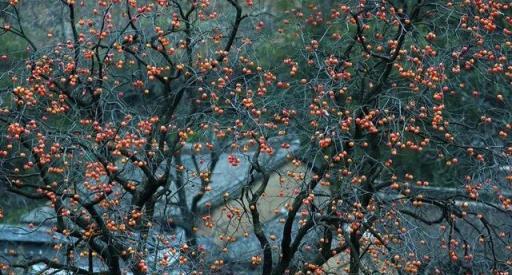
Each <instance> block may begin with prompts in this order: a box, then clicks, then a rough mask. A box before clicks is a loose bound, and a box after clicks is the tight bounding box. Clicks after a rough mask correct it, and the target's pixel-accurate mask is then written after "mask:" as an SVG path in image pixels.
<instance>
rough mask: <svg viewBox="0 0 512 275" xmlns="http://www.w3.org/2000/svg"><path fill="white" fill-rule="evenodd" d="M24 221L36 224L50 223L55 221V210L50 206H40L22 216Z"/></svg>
mask: <svg viewBox="0 0 512 275" xmlns="http://www.w3.org/2000/svg"><path fill="white" fill-rule="evenodd" d="M21 222H22V223H26V224H29V223H32V224H35V225H40V224H44V225H49V224H53V223H54V222H55V210H54V209H53V208H51V207H48V206H43V207H39V208H36V209H33V210H32V211H30V212H28V213H26V214H24V215H23V216H22V217H21Z"/></svg>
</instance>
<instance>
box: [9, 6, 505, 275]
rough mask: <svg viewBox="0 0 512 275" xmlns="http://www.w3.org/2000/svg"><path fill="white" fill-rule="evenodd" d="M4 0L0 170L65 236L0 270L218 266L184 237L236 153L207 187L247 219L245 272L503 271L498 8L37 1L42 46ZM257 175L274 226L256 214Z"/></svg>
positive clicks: (216, 256)
mask: <svg viewBox="0 0 512 275" xmlns="http://www.w3.org/2000/svg"><path fill="white" fill-rule="evenodd" d="M22 2H23V1H9V5H8V6H7V7H6V8H5V9H4V10H3V13H4V15H3V17H2V18H3V20H4V21H5V24H3V26H1V27H0V28H1V30H2V31H3V32H4V35H9V37H12V38H13V39H19V40H20V41H22V42H23V43H25V44H26V49H25V56H26V58H25V59H24V60H23V66H15V65H14V63H11V64H13V66H11V67H10V68H9V70H8V71H7V73H6V74H4V76H3V78H4V79H5V78H6V77H8V78H9V79H8V80H9V84H8V85H6V86H7V87H6V89H5V91H3V92H2V99H3V103H2V104H3V105H2V109H1V114H2V116H1V118H0V127H1V129H2V132H3V133H2V134H3V137H5V138H2V142H1V143H0V146H1V147H0V157H1V158H0V163H1V165H2V167H1V170H0V173H1V176H2V184H3V185H4V186H5V188H7V189H8V190H9V191H10V192H12V193H15V194H18V195H21V196H24V197H26V198H30V199H33V200H37V201H44V202H49V203H50V205H51V207H52V208H53V209H54V212H55V213H54V216H55V224H54V228H53V231H54V232H55V234H61V235H64V236H67V237H69V238H70V240H72V241H73V244H72V245H68V246H67V247H66V249H65V251H63V253H65V255H66V256H67V257H66V259H65V261H60V260H55V259H46V258H35V259H27V260H26V261H22V262H13V263H10V262H8V263H5V264H4V265H3V267H5V268H8V269H9V268H17V267H21V268H29V266H30V265H34V264H38V263H43V264H45V265H46V266H47V267H49V268H52V269H62V270H68V271H72V272H76V273H94V272H100V271H99V270H95V267H94V266H93V260H92V255H93V253H94V254H96V255H97V257H98V259H99V260H100V261H101V262H103V263H104V264H105V265H106V268H107V270H108V272H109V273H111V274H121V273H123V272H126V271H131V272H133V273H134V274H145V273H148V272H161V271H164V272H166V271H167V272H171V271H178V272H186V273H190V272H203V273H205V272H206V273H210V272H227V271H229V270H230V268H231V267H230V265H229V263H228V262H227V261H226V260H225V259H226V256H225V255H226V254H227V251H228V250H229V249H230V248H229V245H227V246H226V247H224V249H222V250H221V253H216V252H213V251H209V250H208V249H205V247H203V246H202V245H200V244H199V243H198V236H197V234H198V233H197V231H198V227H199V226H200V225H201V224H206V227H207V228H214V227H215V224H214V223H215V222H214V221H213V220H212V218H211V216H210V214H209V210H204V209H201V208H202V207H201V206H200V202H201V201H202V200H204V197H205V195H207V194H208V193H211V192H213V191H215V190H212V188H211V186H210V180H211V178H212V176H213V173H214V172H215V171H218V169H217V170H216V167H218V166H219V163H220V162H228V163H229V165H230V166H231V167H233V169H234V168H235V167H237V166H239V165H240V164H241V163H242V162H247V163H249V164H248V167H249V168H248V176H247V179H246V182H244V183H243V187H241V191H240V194H239V196H236V197H230V194H227V193H226V194H219V196H222V198H218V200H219V201H224V202H225V204H226V205H225V208H224V210H225V211H226V212H227V216H228V219H230V220H232V221H233V222H236V220H241V219H242V218H246V219H248V220H249V223H250V232H247V233H246V236H245V237H247V236H248V235H254V236H255V237H256V239H257V242H258V246H259V248H258V249H256V250H255V251H250V253H253V254H254V255H253V256H252V257H251V260H250V263H248V265H247V268H248V269H254V268H256V269H257V270H259V271H260V272H262V274H286V273H303V274H304V273H318V274H322V273H324V272H328V265H329V264H331V265H332V262H333V261H334V262H335V264H336V265H337V266H338V268H339V270H340V271H343V272H347V273H350V274H359V273H362V272H372V271H377V272H382V273H391V272H397V273H403V272H407V273H429V274H430V273H438V274H449V273H452V272H468V271H472V270H478V271H480V272H494V273H496V274H500V272H509V271H510V266H511V264H512V262H511V261H512V258H511V257H512V251H511V235H510V232H511V226H512V223H511V220H510V217H509V216H510V210H511V204H512V197H511V196H510V182H511V180H512V175H511V174H510V167H511V155H512V144H511V142H510V137H509V135H510V131H511V130H512V124H511V123H512V121H511V113H510V107H511V106H510V99H511V94H510V88H511V80H512V79H511V78H512V65H511V64H510V61H509V59H510V57H511V56H510V54H511V50H512V41H511V37H512V36H511V35H512V12H511V9H512V6H511V5H510V4H508V3H507V1H469V0H468V1H434V0H432V1H429V0H414V1H412V0H411V1H406V0H402V1H398V0H397V1H363V0H361V1H326V3H320V2H319V1H301V2H300V3H294V2H293V1H289V3H284V6H287V7H285V10H284V11H283V10H280V9H279V8H277V7H272V5H270V4H269V3H266V2H265V1H239V0H226V1H195V0H194V1H181V0H169V1H149V0H148V1H135V0H127V1H121V0H110V1H107V0H105V1H101V0H100V1H79V0H77V1H74V0H62V1H49V2H48V3H45V4H44V5H45V7H46V8H48V9H52V8H56V7H59V8H62V7H64V8H65V13H63V16H65V18H64V19H63V22H66V26H65V30H67V31H65V30H64V31H63V34H62V35H60V36H57V35H53V34H52V33H51V32H48V35H47V41H44V42H41V41H37V40H40V39H37V40H36V39H35V38H33V37H32V36H31V35H30V34H31V32H30V30H29V28H30V22H29V21H27V20H28V18H26V17H24V10H23V7H24V3H22ZM275 5H277V4H275ZM50 27H51V26H40V28H41V29H42V30H44V29H45V28H50ZM63 37H64V38H65V39H62V38H63ZM66 37H69V38H66ZM262 49H264V50H262ZM2 58H3V59H5V60H7V59H9V56H8V54H6V55H4V56H3V57H2ZM290 138H291V139H294V140H298V142H299V144H300V146H299V147H300V148H299V149H297V150H291V145H290V141H289V140H290ZM278 150H285V151H286V152H287V159H288V161H289V162H290V163H291V164H292V166H293V167H295V168H293V169H291V170H290V171H287V173H285V174H283V173H282V172H283V171H279V170H278V169H275V168H270V167H269V166H268V165H267V164H268V159H269V158H271V157H272V156H273V155H275V154H276V151H278ZM205 152H206V153H205ZM199 153H201V154H208V155H209V157H208V160H207V161H205V160H201V159H199V158H198V157H196V156H197V155H199ZM188 155H191V156H192V157H191V158H192V162H193V166H192V167H187V166H186V165H184V163H183V160H184V158H186V157H187V156H188ZM224 155H227V157H226V158H224V157H222V156H224ZM227 173H229V171H227ZM273 176H278V177H279V184H280V186H281V188H282V189H283V190H282V192H280V194H279V195H276V196H275V197H274V199H275V200H280V201H282V207H283V209H284V210H285V211H284V213H282V214H280V215H281V216H280V217H279V218H278V219H279V223H280V227H279V229H278V231H279V233H278V234H277V235H278V236H276V235H274V234H270V233H269V232H268V230H267V228H268V227H267V225H266V224H265V222H264V221H263V220H262V218H261V208H263V205H262V202H261V201H262V198H265V197H267V196H268V195H269V194H267V192H266V191H267V189H268V188H270V185H271V178H272V177H273ZM191 177H193V178H196V179H198V181H199V182H200V184H199V185H200V186H199V188H198V189H197V188H196V187H194V186H193V184H192V181H191V180H190V178H191ZM233 201H234V202H235V203H237V204H238V205H241V206H240V207H239V208H237V209H235V208H233V207H231V203H232V202H233ZM206 205H207V206H208V205H209V204H208V203H207V204H206ZM167 207H170V208H173V209H174V211H168V212H166V211H163V218H162V215H160V214H158V215H157V214H156V213H157V212H158V213H160V211H161V210H162V208H164V209H167ZM497 217H498V218H497ZM499 217H505V218H499ZM507 217H508V218H507ZM176 226H177V227H179V228H181V229H183V230H184V231H185V236H186V238H185V239H183V240H181V239H180V240H176V238H175V235H173V234H172V232H170V231H169V228H170V227H176ZM228 239H229V238H228ZM244 252H245V251H244ZM236 253H242V251H235V254H236ZM84 255H88V256H89V259H90V260H89V266H88V267H86V268H84V267H80V266H79V265H78V264H77V261H76V259H77V258H79V257H80V256H84ZM503 274H505V273H503Z"/></svg>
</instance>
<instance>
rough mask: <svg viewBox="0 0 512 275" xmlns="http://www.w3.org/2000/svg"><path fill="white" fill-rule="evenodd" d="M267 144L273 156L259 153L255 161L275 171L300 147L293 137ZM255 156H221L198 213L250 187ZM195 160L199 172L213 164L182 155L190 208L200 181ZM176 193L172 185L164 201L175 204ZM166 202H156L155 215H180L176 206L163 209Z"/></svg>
mask: <svg viewBox="0 0 512 275" xmlns="http://www.w3.org/2000/svg"><path fill="white" fill-rule="evenodd" d="M284 142H287V143H289V144H290V147H289V148H288V149H282V148H280V145H281V144H282V143H284ZM268 143H269V145H270V146H271V147H272V148H274V153H273V154H272V155H268V154H266V153H261V154H260V156H259V158H258V161H259V164H260V165H261V166H262V167H263V168H264V169H265V170H267V171H274V170H277V169H278V168H279V167H280V166H281V165H283V164H285V163H286V162H287V156H288V154H293V153H295V152H297V151H298V149H299V145H300V144H299V140H297V139H294V138H292V137H280V138H272V139H270V140H269V141H268ZM188 151H190V150H188ZM255 153H256V151H255V150H252V151H249V152H247V153H241V152H238V153H233V154H227V153H222V154H221V155H220V156H219V158H218V161H217V163H216V165H215V168H214V170H213V172H212V175H211V177H210V182H209V187H210V189H211V191H208V192H206V193H205V194H204V195H203V197H202V198H201V199H200V200H199V203H198V210H199V212H205V211H207V210H208V208H216V207H218V206H220V205H223V204H224V194H226V193H228V194H229V196H230V198H235V197H238V196H240V193H241V190H242V188H244V187H248V186H249V185H250V184H252V183H254V182H251V181H250V178H251V175H250V168H251V165H252V164H251V161H252V159H253V157H254V154H255ZM230 156H235V157H236V158H238V160H239V161H240V162H239V163H238V165H237V166H232V165H231V164H230V163H229V161H228V158H229V157H230ZM194 158H195V160H196V163H197V166H198V168H199V170H200V171H205V170H207V168H208V167H209V165H210V163H211V161H212V159H211V155H210V154H206V153H204V152H200V153H196V154H194V155H192V154H190V153H184V154H182V156H181V161H182V163H183V165H184V166H185V168H186V172H184V179H183V182H184V187H183V189H184V192H185V194H186V202H187V206H188V207H190V206H191V204H192V200H193V198H194V197H195V196H196V195H197V194H198V193H199V192H200V189H201V179H200V178H199V176H198V173H197V169H196V166H195V164H194ZM175 174H176V171H174V175H175ZM257 177H258V175H256V178H257ZM178 191H179V190H177V189H176V186H175V185H174V184H171V192H170V193H171V195H170V196H168V197H167V198H166V199H167V201H170V202H176V199H177V195H176V194H177V193H178ZM166 199H163V200H162V201H161V202H159V203H158V204H159V206H158V207H157V210H160V211H157V213H156V216H157V217H158V216H160V217H165V216H173V215H178V216H179V215H180V213H181V210H180V209H179V208H176V207H175V208H174V209H173V208H172V207H171V208H169V207H168V208H165V207H164V206H163V205H164V202H165V200H166ZM207 205H208V206H207ZM164 209H165V210H166V211H165V213H164V211H162V210H164ZM185 218H186V217H185Z"/></svg>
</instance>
